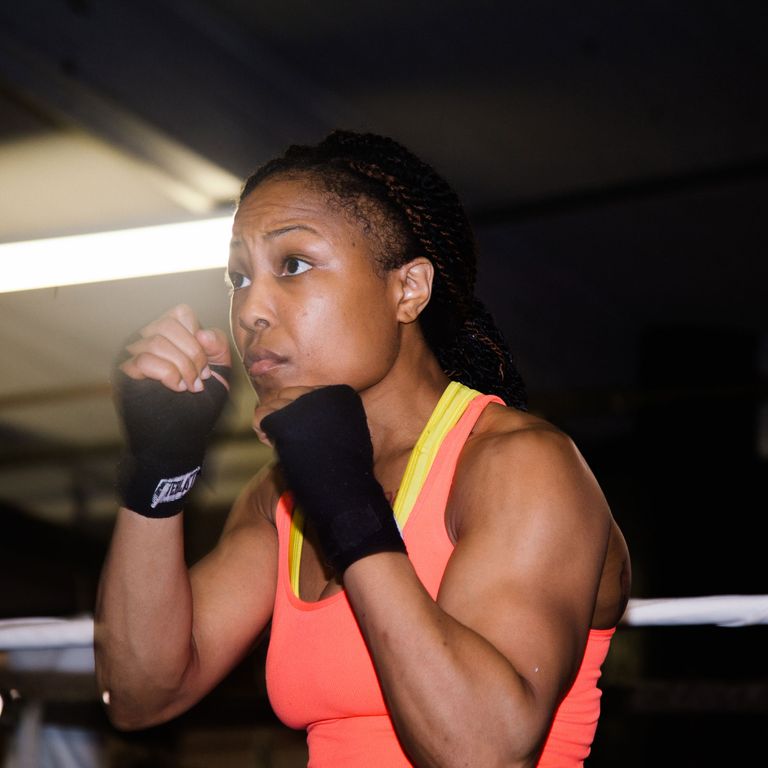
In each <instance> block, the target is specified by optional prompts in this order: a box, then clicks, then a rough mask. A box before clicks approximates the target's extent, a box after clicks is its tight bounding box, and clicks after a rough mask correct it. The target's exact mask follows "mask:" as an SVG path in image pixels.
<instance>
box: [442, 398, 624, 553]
mask: <svg viewBox="0 0 768 768" xmlns="http://www.w3.org/2000/svg"><path fill="white" fill-rule="evenodd" d="M450 512H451V515H450V518H449V519H450V521H451V523H452V527H453V533H454V534H455V535H456V537H457V538H458V537H459V536H460V535H461V534H462V531H463V530H466V529H467V528H468V527H471V526H474V525H486V524H490V523H492V524H493V526H494V527H497V526H499V525H504V526H510V525H512V526H515V525H521V526H535V527H544V528H546V527H552V526H553V525H557V528H558V529H559V530H561V531H567V530H568V529H569V528H571V527H572V526H576V527H583V526H585V525H586V526H587V527H589V528H592V527H593V526H594V527H596V528H600V529H604V530H605V533H606V535H607V531H608V526H609V523H610V512H609V510H608V506H607V503H606V501H605V498H604V496H603V494H602V491H601V490H600V487H599V485H598V484H597V481H596V480H595V478H594V475H593V474H592V472H591V470H590V469H589V467H588V465H587V463H586V461H585V460H584V458H583V456H582V455H581V453H580V452H579V450H578V448H577V447H576V445H575V444H574V442H573V440H572V439H571V438H570V437H569V436H568V435H567V434H565V433H564V432H562V431H561V430H559V429H558V428H557V427H555V426H554V425H552V424H551V423H549V422H548V421H546V420H544V419H542V418H540V417H537V416H534V415H532V414H529V413H524V412H522V411H518V410H516V409H514V408H507V407H505V406H502V405H498V404H495V403H492V404H490V405H488V406H487V407H486V409H485V411H484V412H483V414H482V415H481V417H480V419H479V420H478V422H477V424H476V426H475V429H474V430H473V431H472V433H471V435H470V437H469V438H468V440H467V442H466V444H465V446H464V448H463V450H462V453H461V456H460V459H459V463H458V466H457V469H456V475H455V478H454V488H453V490H452V493H451V504H450Z"/></svg>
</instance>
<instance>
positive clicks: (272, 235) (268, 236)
mask: <svg viewBox="0 0 768 768" xmlns="http://www.w3.org/2000/svg"><path fill="white" fill-rule="evenodd" d="M296 230H299V231H304V232H311V233H312V234H313V235H317V236H318V237H322V235H321V234H320V233H319V232H318V231H317V230H316V229H313V228H312V227H310V226H308V225H307V224H289V225H288V226H286V227H279V228H278V229H272V230H270V231H269V232H265V233H264V235H262V237H263V239H264V240H275V239H276V238H278V237H280V236H281V235H285V234H287V233H288V232H295V231H296ZM242 244H243V241H242V240H241V239H240V238H239V237H233V238H232V240H230V242H229V247H230V249H232V248H239V247H240V246H241V245H242Z"/></svg>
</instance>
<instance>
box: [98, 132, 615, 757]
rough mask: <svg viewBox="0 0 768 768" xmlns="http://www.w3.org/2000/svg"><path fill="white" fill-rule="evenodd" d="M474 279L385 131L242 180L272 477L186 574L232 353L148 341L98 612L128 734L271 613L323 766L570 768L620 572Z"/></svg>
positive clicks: (279, 684)
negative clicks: (528, 398) (209, 440)
mask: <svg viewBox="0 0 768 768" xmlns="http://www.w3.org/2000/svg"><path fill="white" fill-rule="evenodd" d="M474 278H475V245H474V239H473V235H472V232H471V228H470V226H469V224H468V222H467V219H466V216H465V214H464V212H463V209H462V207H461V205H460V203H459V201H458V199H457V198H456V196H455V194H454V193H453V191H452V190H451V189H450V188H449V187H448V185H447V184H446V183H445V181H444V180H443V179H441V178H440V177H439V176H438V175H437V174H436V173H435V172H434V171H433V170H432V169H431V168H430V167H429V166H427V165H426V164H424V163H423V162H421V161H420V160H418V159H417V158H416V157H414V156H413V155H412V154H411V153H410V152H408V151H407V150H405V149H404V148H403V147H402V146H400V145H399V144H397V143H395V142H393V141H391V140H389V139H385V138H382V137H378V136H373V135H370V134H365V135H360V134H354V133H348V132H340V131H337V132H334V133H333V134H331V135H330V136H329V137H328V138H327V139H326V140H324V141H323V142H321V143H320V144H319V145H317V146H313V147H292V148H290V149H289V150H288V152H287V153H286V155H285V156H283V157H281V158H277V159H276V160H273V161H271V162H270V163H268V164H267V165H265V166H264V167H263V168H262V169H260V170H259V171H258V172H257V173H256V174H254V176H252V177H251V178H250V179H249V180H248V181H247V182H246V184H245V186H244V188H243V192H242V195H241V199H240V201H239V206H238V210H237V213H236V215H235V218H234V223H233V229H232V243H231V253H230V259H229V266H228V280H229V283H230V289H231V331H232V337H233V339H234V343H235V347H236V349H237V352H238V355H239V357H240V359H241V360H242V363H243V364H244V366H245V369H246V372H247V373H248V375H249V377H250V379H251V381H252V383H253V387H254V389H255V391H256V394H257V396H258V405H257V407H256V410H255V413H254V429H255V430H256V433H257V435H258V436H259V438H260V439H261V440H263V441H264V442H267V443H269V444H270V445H273V446H274V447H275V449H276V453H277V457H278V459H279V463H277V464H275V465H272V466H270V467H268V468H266V469H265V470H264V471H262V472H261V473H260V474H259V475H258V476H257V477H256V478H254V480H253V481H252V482H251V483H250V484H249V485H248V487H247V488H246V489H245V491H244V492H243V494H242V495H241V497H240V499H239V500H238V501H237V503H236V504H235V506H234V508H233V510H232V512H231V513H230V515H229V517H228V520H227V522H226V525H225V528H224V531H223V533H222V536H221V539H220V541H219V543H218V545H217V546H216V548H215V549H214V550H213V551H212V552H211V553H210V554H209V555H208V556H207V557H206V558H204V559H203V560H202V561H201V562H200V563H198V564H197V565H195V566H194V567H193V568H192V569H191V570H189V571H188V569H187V566H186V564H185V562H184V557H183V539H182V526H181V516H180V514H179V512H180V511H181V509H182V507H183V503H184V496H185V495H186V493H187V491H188V490H189V488H190V487H191V486H192V484H193V483H194V480H195V478H196V477H197V475H198V473H199V472H200V467H201V465H202V458H203V453H204V450H205V441H206V437H207V435H208V434H209V432H210V430H211V429H212V427H213V425H214V423H215V421H216V417H217V415H218V412H219V410H220V408H221V406H222V404H223V401H224V399H225V397H226V389H227V384H226V382H227V372H228V370H229V365H230V353H229V347H228V343H227V340H226V338H225V336H224V334H223V333H222V332H221V331H218V330H211V329H203V328H201V327H200V326H199V324H198V321H197V319H196V317H195V315H194V314H193V312H192V310H191V309H190V308H188V307H184V306H181V307H176V308H175V309H173V310H171V311H170V312H169V313H167V314H166V315H164V316H163V317H161V318H160V319H158V320H157V321H155V322H153V323H151V324H149V325H148V326H146V327H145V328H144V329H142V331H141V332H140V335H139V338H138V339H137V340H136V341H135V342H133V343H132V344H130V345H129V346H128V347H127V349H126V353H125V358H124V360H123V361H122V363H121V364H120V366H119V370H118V372H117V373H116V377H115V391H116V399H117V404H118V408H119V410H120V413H121V415H122V418H123V422H124V425H125V430H126V435H127V442H128V448H129V452H128V455H127V456H126V459H125V460H124V461H123V463H122V465H121V473H120V490H121V495H122V503H123V506H122V508H121V509H120V511H119V514H118V518H117V523H116V527H115V532H114V535H113V541H112V546H111V549H110V553H109V556H108V558H107V562H106V565H105V568H104V574H103V577H102V584H101V590H100V596H99V601H98V606H97V614H96V618H97V624H96V647H97V670H98V676H99V681H100V685H101V686H102V688H103V690H104V692H105V699H106V700H108V701H109V707H108V709H109V713H110V716H111V718H112V719H113V722H114V723H115V724H116V725H118V726H119V727H123V728H140V727H144V726H148V725H151V724H153V723H158V722H161V721H163V720H167V719H168V718H171V717H173V716H174V715H176V714H178V713H180V712H182V711H184V710H185V709H187V708H188V707H190V706H191V705H192V704H193V703H195V702H196V701H197V700H199V699H200V698H201V697H202V696H204V695H205V694H206V693H207V692H208V691H209V690H210V689H211V688H212V687H213V686H215V685H216V683H217V682H218V681H220V680H221V679H222V677H223V676H224V675H225V674H226V673H227V672H228V671H229V670H230V669H231V668H232V667H233V665H234V664H235V663H237V661H238V660H239V659H241V658H242V656H243V655H244V654H245V653H246V652H247V651H248V650H249V649H250V648H251V647H252V645H253V643H254V642H255V641H256V640H257V638H258V637H259V636H260V635H261V633H262V632H263V630H264V629H265V627H266V626H267V625H268V624H269V623H270V622H271V637H270V647H269V651H268V657H267V684H268V690H269V694H270V699H271V701H272V705H273V707H274V708H275V711H276V712H277V714H278V715H279V716H280V717H281V718H282V719H283V720H284V722H286V723H287V724H288V725H290V726H292V727H303V728H306V729H307V731H308V744H309V754H310V765H311V766H318V767H320V768H322V767H323V766H333V767H334V768H340V767H341V768H343V767H344V766H362V765H365V766H387V767H390V766H408V765H419V766H441V768H444V767H446V766H454V765H455V766H475V765H477V766H483V767H484V768H485V767H487V766H533V765H539V766H551V765H557V766H572V765H580V764H581V763H582V761H583V759H584V758H585V757H586V755H587V754H588V753H589V749H590V744H591V741H592V738H593V735H594V731H595V727H596V722H597V717H598V713H599V696H600V694H599V690H598V689H597V678H598V677H599V672H600V666H601V664H602V662H603V660H604V658H605V655H606V653H607V650H608V645H609V642H610V639H611V636H612V634H613V631H614V628H615V626H616V623H617V622H618V620H619V618H620V617H621V614H622V613H623V610H624V608H625V605H626V601H627V596H628V588H629V558H628V554H627V550H626V546H625V544H624V540H623V538H622V536H621V533H620V531H619V530H618V528H617V526H616V524H615V522H614V521H613V520H612V518H611V515H610V512H609V510H608V507H607V505H606V502H605V500H604V498H603V495H602V493H601V492H600V489H599V487H598V485H597V483H596V482H595V480H594V478H593V476H592V474H591V473H590V471H589V469H588V468H587V466H586V464H585V463H584V461H583V459H582V458H581V456H580V455H579V453H578V451H577V450H576V448H575V447H574V446H573V444H572V442H571V441H570V440H569V439H568V438H567V437H566V436H565V435H563V434H562V433H561V432H559V431H558V430H557V429H555V428H554V427H553V426H551V425H550V424H548V423H547V422H545V421H543V420H542V419H540V418H537V417H535V416H532V415H530V414H528V413H527V412H526V410H525V393H524V389H523V385H522V382H521V380H520V377H519V376H518V374H517V372H516V370H515V368H514V364H513V362H512V359H511V357H510V355H509V353H508V351H507V350H506V348H505V346H504V343H503V341H502V339H501V336H500V335H499V333H498V331H496V329H495V328H494V327H493V323H492V321H491V319H490V317H489V316H488V315H487V313H485V312H484V310H483V309H482V307H481V306H480V305H479V303H478V302H477V301H476V300H475V299H474V295H473V288H474ZM502 399H503V400H504V401H505V402H506V405H505V404H504V403H503V402H502ZM393 507H394V509H393ZM107 694H108V695H107Z"/></svg>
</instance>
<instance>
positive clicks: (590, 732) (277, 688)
mask: <svg viewBox="0 0 768 768" xmlns="http://www.w3.org/2000/svg"><path fill="white" fill-rule="evenodd" d="M489 402H501V401H500V400H499V399H498V398H496V397H492V396H489V395H478V396H477V397H475V398H474V399H473V400H471V402H470V403H469V405H468V406H467V407H466V410H464V412H463V415H462V416H461V418H460V419H459V420H458V422H457V423H456V425H455V426H454V427H453V428H452V429H451V430H450V431H449V432H448V433H447V436H446V437H445V438H444V439H443V440H442V443H441V444H440V446H439V450H438V451H437V453H436V455H435V457H434V460H433V461H432V464H431V467H430V469H429V472H428V474H427V476H426V479H425V481H424V484H423V486H422V487H421V490H420V492H419V493H418V496H417V497H416V500H415V502H414V504H413V507H412V509H411V511H410V514H409V515H408V518H407V521H406V523H405V525H404V528H403V538H404V539H405V544H406V547H407V549H408V556H409V558H410V560H411V562H412V563H413V566H414V569H415V571H416V573H417V575H418V576H419V578H420V579H421V581H422V583H423V584H424V586H425V588H426V590H427V591H428V593H429V594H430V595H431V596H432V598H433V599H436V598H437V593H438V589H439V587H440V582H441V580H442V577H443V573H444V572H445V568H446V565H447V563H448V559H449V558H450V556H451V553H452V551H453V544H452V543H451V540H450V538H449V537H448V534H447V532H446V530H445V516H444V512H445V508H446V504H447V501H448V494H449V491H450V488H451V482H452V480H453V475H454V472H455V468H456V463H457V461H458V457H459V454H460V452H461V449H462V448H463V446H464V443H465V441H466V439H467V437H468V436H469V433H470V431H471V430H472V428H473V426H474V424H475V422H476V421H477V419H478V418H479V416H480V414H481V413H482V411H483V409H484V408H485V406H486V405H487V404H488V403H489ZM401 490H402V489H401ZM292 514H293V504H292V500H291V497H290V494H284V495H283V496H282V497H281V498H280V500H279V502H278V505H277V510H276V525H277V535H278V547H279V566H278V582H277V592H276V596H275V606H274V612H273V617H272V630H271V635H270V642H269V649H268V652H267V691H268V694H269V699H270V703H271V704H272V708H273V709H274V711H275V714H276V715H277V716H278V717H279V718H280V719H281V720H282V721H283V723H285V724H286V725H287V726H289V727H291V728H306V730H307V744H308V747H309V766H308V768H359V766H361V765H365V766H367V768H400V767H401V766H402V767H403V768H406V767H407V766H411V765H412V763H411V762H410V761H409V760H408V758H407V756H406V755H405V753H404V752H403V750H402V748H401V746H400V742H399V741H398V738H397V735H396V734H395V730H394V727H393V725H392V721H391V720H390V718H389V715H388V714H387V708H386V705H385V703H384V698H383V695H382V692H381V687H380V686H379V683H378V679H377V677H376V670H375V668H374V664H373V661H372V659H371V656H370V653H369V652H368V648H367V646H366V644H365V640H364V639H363V636H362V633H361V632H360V629H359V627H358V625H357V622H356V620H355V616H354V613H353V611H352V607H351V605H350V603H349V601H348V599H347V596H346V593H345V592H344V591H343V590H342V591H341V592H339V593H337V594H335V595H332V596H331V597H329V598H326V599H324V600H320V601H317V602H306V601H304V600H301V599H300V598H299V597H298V596H297V595H296V593H295V591H294V587H292V586H291V574H290V570H289V541H290V536H291V516H292ZM613 632H614V630H613V629H609V630H591V631H590V633H589V637H588V640H587V646H586V650H585V653H584V659H583V661H582V664H581V668H580V670H579V672H578V674H577V677H576V680H575V682H574V684H573V686H572V687H571V689H570V691H569V692H568V694H567V695H566V697H565V699H564V700H563V702H562V703H561V705H560V707H559V709H558V711H557V713H556V715H555V718H554V721H553V724H552V728H551V730H550V734H549V736H548V738H547V742H546V745H545V747H544V751H543V753H542V756H541V759H540V761H539V763H538V765H539V767H540V768H548V767H550V766H558V767H559V768H570V767H571V766H580V765H581V764H582V762H583V760H584V759H585V758H586V756H587V755H588V754H589V751H590V745H591V743H592V739H593V737H594V734H595V729H596V727H597V720H598V717H599V713H600V689H599V688H598V687H597V680H598V678H599V677H600V667H601V666H602V663H603V661H604V660H605V656H606V654H607V653H608V646H609V643H610V639H611V636H612V635H613Z"/></svg>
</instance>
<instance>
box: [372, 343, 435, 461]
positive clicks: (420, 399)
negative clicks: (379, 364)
mask: <svg viewBox="0 0 768 768" xmlns="http://www.w3.org/2000/svg"><path fill="white" fill-rule="evenodd" d="M448 382H449V379H448V377H447V376H446V375H445V373H444V372H443V370H442V369H441V368H440V365H439V363H438V362H437V358H436V357H435V355H434V354H433V352H432V351H431V350H430V349H429V347H428V346H427V344H426V342H424V340H423V337H422V336H421V334H420V333H419V334H418V337H417V339H416V341H415V342H414V343H410V344H408V345H405V344H403V346H402V348H401V353H400V354H399V355H398V358H397V360H396V362H395V364H394V365H393V366H392V368H391V369H390V371H389V373H388V374H387V376H386V377H385V378H384V379H382V380H381V381H380V382H378V383H377V384H375V385H374V386H373V387H370V388H369V389H367V390H366V391H365V392H361V393H360V394H361V397H362V400H363V405H364V407H365V412H366V416H367V418H368V426H369V428H370V430H371V442H372V443H373V455H374V457H376V461H377V462H378V461H379V460H382V459H383V460H385V461H386V460H387V457H397V455H398V454H401V453H404V452H405V453H409V452H410V450H411V449H412V448H413V446H414V445H415V443H416V441H417V440H418V438H419V435H420V434H421V432H422V430H423V429H424V426H425V424H426V423H427V421H428V420H429V417H430V416H431V415H432V411H433V410H434V409H435V406H436V405H437V401H438V400H439V399H440V396H441V395H442V394H443V392H444V391H445V388H446V387H447V386H448Z"/></svg>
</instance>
